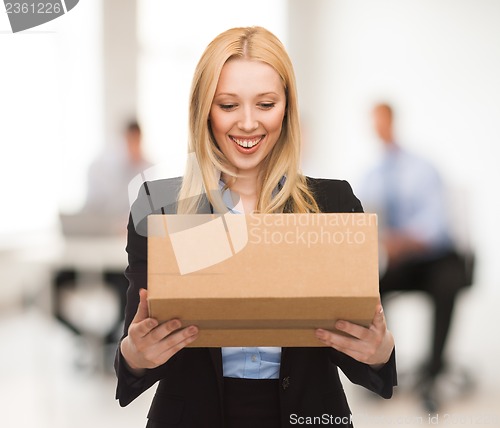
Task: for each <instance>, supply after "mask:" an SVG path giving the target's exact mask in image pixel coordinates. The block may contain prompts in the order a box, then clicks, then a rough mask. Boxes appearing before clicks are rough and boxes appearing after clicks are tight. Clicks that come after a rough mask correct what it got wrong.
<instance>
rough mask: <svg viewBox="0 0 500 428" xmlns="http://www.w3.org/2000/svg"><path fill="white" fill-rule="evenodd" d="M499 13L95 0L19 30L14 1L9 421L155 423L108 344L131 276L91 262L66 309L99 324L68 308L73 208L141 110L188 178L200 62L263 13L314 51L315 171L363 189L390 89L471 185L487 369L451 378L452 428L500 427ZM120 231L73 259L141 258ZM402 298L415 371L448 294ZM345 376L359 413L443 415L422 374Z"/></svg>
mask: <svg viewBox="0 0 500 428" xmlns="http://www.w3.org/2000/svg"><path fill="white" fill-rule="evenodd" d="M499 22H500V3H499V2H498V1H496V0H407V1H398V0H375V1H371V0H307V1H305V0H271V1H269V0H254V1H252V2H248V1H242V0H231V1H230V0H212V1H208V2H207V1H202V0H183V1H168V2H165V1H161V0H127V1H123V0H82V1H81V2H80V3H79V4H78V5H77V6H76V7H75V8H74V9H73V10H71V11H70V12H69V13H68V14H67V15H65V16H63V17H61V18H59V19H57V20H55V21H52V22H50V23H47V24H45V25H43V26H40V27H35V28H33V29H31V30H27V31H25V32H21V33H17V34H12V33H11V31H10V27H9V23H8V18H7V15H6V14H4V13H3V14H0V56H1V61H2V65H1V68H0V124H1V126H0V142H1V148H2V150H1V156H0V177H1V180H0V183H1V184H0V191H1V216H0V218H1V222H0V278H1V285H0V346H1V352H0V409H1V413H0V424H1V425H2V426H6V427H10V426H17V427H39V428H45V427H51V428H59V427H61V428H62V427H64V428H65V427H67V426H70V425H71V426H72V427H80V426H81V427H87V426H94V427H96V428H98V427H101V426H102V427H104V426H121V427H123V428H126V427H137V426H144V425H145V421H146V419H145V418H146V414H147V408H148V406H149V403H150V401H151V398H152V393H153V391H149V392H148V393H146V394H144V396H143V397H141V398H139V399H138V400H137V401H136V402H134V403H132V404H131V405H130V406H129V407H127V408H125V409H120V408H119V406H118V404H117V403H116V402H115V400H114V387H115V381H114V377H113V375H112V374H111V373H110V367H109V358H108V359H107V358H106V350H102V349H100V337H101V336H102V334H104V332H105V331H106V329H108V328H109V326H110V325H112V324H113V322H114V321H115V319H116V317H118V313H119V308H118V303H117V299H116V295H115V294H114V293H113V290H110V289H109V287H105V286H103V285H102V284H101V286H97V285H96V282H99V281H98V280H97V279H96V277H93V276H92V275H87V276H86V279H85V281H82V283H81V284H80V286H79V287H78V288H77V289H76V291H74V293H73V295H71V296H69V297H68V299H67V307H66V308H65V311H66V315H67V316H68V317H70V318H71V317H73V319H74V320H75V322H77V323H80V326H81V328H82V329H83V331H84V332H85V335H84V336H85V337H84V340H83V341H82V340H81V339H78V338H77V337H75V335H74V334H73V333H72V332H71V331H70V330H68V329H67V328H66V327H65V326H63V325H62V324H61V323H60V322H58V321H57V320H56V319H55V318H54V316H53V309H54V308H53V306H54V302H53V301H54V296H53V294H54V288H53V276H54V272H55V271H56V270H57V268H58V267H59V266H60V264H61V260H64V259H65V257H67V256H68V252H70V250H69V249H68V242H67V241H66V239H65V238H64V236H63V234H62V232H61V225H60V220H59V213H60V212H64V213H75V212H78V210H80V209H81V207H82V206H83V203H84V200H85V194H86V191H87V189H86V183H87V181H86V174H87V170H88V168H89V166H90V164H91V162H92V160H93V159H94V158H95V157H96V156H98V154H99V153H100V152H101V151H103V150H104V149H105V148H107V147H109V146H112V145H116V144H119V143H118V141H119V139H120V132H121V130H122V127H123V124H124V123H125V121H126V120H128V119H129V118H130V117H132V116H136V117H137V118H138V120H139V122H140V123H141V125H142V128H143V139H144V149H145V152H146V155H147V157H148V158H149V159H150V160H151V161H153V162H155V163H162V164H165V165H167V172H166V173H167V174H170V175H172V176H174V175H179V174H181V173H182V167H183V165H184V159H185V152H186V128H187V110H188V92H189V86H190V81H191V76H192V73H193V71H194V67H195V65H196V62H197V60H198V58H199V57H200V55H201V53H202V52H203V49H204V48H205V46H206V45H207V43H208V42H209V41H211V40H212V38H213V37H215V36H216V35H217V34H218V33H220V32H221V31H223V30H225V29H227V28H229V27H234V26H240V25H261V26H265V27H267V28H268V29H270V30H271V31H273V32H274V33H275V34H276V35H277V36H278V37H279V38H280V39H281V40H282V41H283V42H284V43H285V45H286V47H287V49H288V51H289V53H290V55H291V57H292V60H293V62H294V65H295V69H296V75H297V80H298V86H299V95H300V99H299V100H300V105H301V114H302V120H303V130H304V139H305V144H304V158H303V170H304V172H305V173H306V174H308V175H311V176H316V177H329V178H344V179H348V180H349V181H350V182H351V183H352V184H353V187H354V191H355V192H356V183H358V182H359V179H360V177H361V176H362V174H363V173H364V171H365V170H366V168H367V167H368V165H369V164H370V162H371V161H372V160H373V158H374V157H375V156H376V155H377V150H378V149H377V147H378V145H377V144H376V142H375V136H374V134H373V131H372V124H371V117H370V110H371V107H372V105H373V103H374V102H376V101H379V100H387V101H389V102H391V103H392V104H393V105H394V106H395V108H396V110H397V112H398V121H397V126H398V129H397V131H398V136H399V140H400V141H401V142H402V144H404V146H405V147H407V148H409V149H411V150H413V151H415V152H417V153H420V154H422V155H423V156H425V157H427V158H428V159H430V160H431V161H432V162H433V163H434V164H435V165H436V166H437V167H438V168H439V170H440V171H441V172H442V173H443V175H444V177H445V178H446V180H447V182H449V183H451V184H452V185H453V187H454V188H458V189H460V191H461V194H462V195H465V201H466V203H464V204H462V206H461V207H460V208H457V213H456V214H457V216H458V217H459V218H460V228H461V230H462V232H464V233H465V235H467V236H468V237H469V241H470V245H471V246H472V248H473V249H474V252H475V254H476V269H475V275H474V283H473V285H472V287H470V288H469V289H466V290H464V291H463V292H462V293H461V295H460V298H459V302H458V307H457V309H456V314H455V319H454V322H453V326H452V332H451V337H450V340H449V343H448V348H447V354H448V356H449V358H450V360H452V362H453V364H454V365H455V366H456V367H458V370H460V371H463V372H466V373H467V374H468V376H470V379H471V380H472V382H471V383H470V384H468V385H467V387H466V388H465V389H466V390H465V391H464V390H463V389H461V388H458V387H457V388H454V385H453V379H451V380H450V384H449V385H448V386H447V388H448V389H446V387H445V388H444V389H445V391H444V394H445V395H446V399H445V400H444V401H443V404H442V407H441V409H440V411H439V412H440V413H439V416H440V417H441V420H440V423H441V424H446V423H447V424H448V425H450V424H454V425H457V424H458V425H476V424H480V423H483V424H487V425H490V426H500V412H499V410H498V402H499V400H500V386H499V383H500V368H499V367H498V364H497V361H498V356H499V355H500V342H499V340H498V333H497V332H496V328H497V326H498V325H500V312H499V311H498V304H499V302H500V287H499V285H500V272H499V270H500V264H499V263H498V262H497V260H496V258H497V253H498V251H497V247H498V243H497V241H498V239H499V235H500V234H499V230H500V229H499V227H498V219H500V200H499V199H498V198H497V196H496V195H497V194H498V189H497V186H498V184H499V183H500V169H499V168H498V154H499V148H498V146H499V144H500V81H499V79H498V76H500V26H499V25H498V23H499ZM105 241H106V240H99V239H97V240H95V241H90V243H89V242H87V244H86V245H88V246H87V247H85V246H83V247H80V249H79V250H77V252H76V256H75V255H73V257H74V258H75V257H76V258H77V259H78V260H79V262H80V263H81V268H82V269H83V270H85V269H87V270H89V269H90V270H91V269H92V268H93V267H96V266H97V267H102V266H105V265H106V264H107V263H109V264H112V265H113V266H118V267H121V266H123V268H125V266H126V254H125V251H124V246H125V237H124V234H123V235H120V236H118V237H116V239H115V240H114V241H113V242H112V243H111V244H110V243H109V242H105ZM92 242H93V243H92ZM97 246H100V248H97ZM82 248H83V250H82ZM78 251H79V252H78ZM85 284H90V285H89V288H88V290H90V291H88V290H87V289H86V288H85V286H84V285H85ZM386 309H387V313H388V318H389V321H390V323H391V325H390V328H391V329H392V330H393V332H394V334H395V336H396V341H397V346H398V363H399V365H400V367H401V368H402V370H403V372H411V371H412V369H413V368H415V367H417V366H418V364H419V363H420V361H421V360H422V358H423V355H424V354H425V353H426V352H427V347H428V346H429V345H428V335H429V331H430V328H431V322H430V320H429V318H430V314H431V310H430V308H429V305H428V302H427V301H426V299H425V296H421V295H419V294H418V293H417V294H412V293H409V294H408V295H404V296H401V297H398V299H395V300H394V301H391V302H389V305H388V307H387V308H386ZM101 351H102V355H101ZM108 351H109V350H108ZM100 356H103V359H102V361H99V362H97V360H98V359H99V358H100ZM345 384H346V390H347V392H348V395H349V399H350V402H351V405H352V409H353V412H354V414H355V415H356V414H358V415H361V416H363V418H360V419H359V421H358V423H357V424H356V426H357V427H369V426H372V425H373V424H375V422H374V421H375V419H373V418H376V417H377V416H379V417H386V418H399V419H398V421H399V423H398V424H399V425H406V426H417V425H419V426H420V425H422V424H424V425H425V424H426V423H427V422H428V414H427V412H426V410H425V409H424V408H422V406H421V403H420V402H419V400H418V399H417V397H416V396H415V395H414V394H412V391H411V389H408V388H405V387H404V386H405V385H404V382H403V384H402V386H401V388H400V390H399V391H398V393H397V394H396V396H395V397H394V399H392V400H391V401H387V402H382V401H379V400H374V399H373V398H372V397H370V396H369V395H367V394H365V393H364V392H363V391H361V390H360V389H358V388H357V387H354V386H351V385H349V384H348V382H347V381H346V382H345ZM452 416H453V417H454V418H455V419H451V418H452ZM420 417H422V418H423V419H419V418H420ZM388 421H389V422H388ZM395 421H396V419H393V420H392V422H390V420H386V422H387V423H386V424H389V423H392V424H393V425H396V422H395ZM434 421H435V420H434ZM378 424H379V425H380V420H379V422H378ZM382 425H383V424H382Z"/></svg>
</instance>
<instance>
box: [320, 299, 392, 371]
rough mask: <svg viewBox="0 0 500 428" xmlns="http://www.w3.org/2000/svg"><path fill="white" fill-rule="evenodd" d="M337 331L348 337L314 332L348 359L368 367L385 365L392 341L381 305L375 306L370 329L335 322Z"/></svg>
mask: <svg viewBox="0 0 500 428" xmlns="http://www.w3.org/2000/svg"><path fill="white" fill-rule="evenodd" d="M335 328H337V330H339V331H341V332H343V333H347V335H348V336H346V335H343V334H339V333H334V332H331V331H328V330H323V329H318V330H316V332H315V333H316V337H317V338H318V339H319V340H320V341H321V342H322V343H324V344H325V345H327V346H331V347H332V348H335V349H337V350H338V351H340V352H343V353H345V354H347V355H349V356H350V357H352V358H354V359H356V360H358V361H360V362H363V363H366V364H370V365H380V364H384V363H386V362H387V361H388V360H389V358H390V355H391V352H392V349H393V348H394V339H393V337H392V334H391V333H390V332H389V330H387V325H386V322H385V316H384V311H383V308H382V305H381V304H380V302H379V304H378V305H377V308H376V310H375V314H374V317H373V319H372V323H371V325H370V327H368V328H366V327H363V326H359V325H356V324H353V323H350V322H348V321H337V322H336V323H335Z"/></svg>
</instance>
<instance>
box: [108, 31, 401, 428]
mask: <svg viewBox="0 0 500 428" xmlns="http://www.w3.org/2000/svg"><path fill="white" fill-rule="evenodd" d="M189 129H190V135H189V151H190V153H192V156H193V158H194V159H195V160H196V162H195V163H194V164H193V163H190V164H189V165H188V168H187V170H186V173H185V175H184V177H183V178H182V179H171V180H159V181H155V182H149V183H145V184H144V186H143V187H142V189H141V191H140V193H139V197H138V199H137V201H136V202H135V204H134V206H133V207H132V215H131V221H130V223H129V228H128V230H129V234H128V245H127V252H128V255H129V266H128V268H127V270H126V276H127V278H128V280H129V283H130V286H129V290H128V305H127V310H126V318H125V335H124V337H123V339H122V341H121V343H120V347H119V349H118V352H117V358H116V363H115V368H116V372H117V376H118V386H117V398H118V399H119V400H120V404H121V405H122V406H125V405H127V404H129V403H130V402H131V401H132V400H134V399H135V398H136V397H137V396H139V395H140V394H141V393H142V392H143V391H145V390H146V389H148V388H149V387H151V386H152V385H153V384H155V383H156V382H158V381H159V382H160V383H159V386H158V389H157V392H156V395H155V399H154V400H153V404H152V406H151V410H150V412H149V414H148V418H149V422H148V425H147V426H148V427H181V426H182V427H193V428H195V427H196V428H199V427H209V428H218V427H221V428H222V427H238V428H242V427H247V426H248V427H259V428H267V427H269V428H271V427H272V428H276V427H286V426H291V425H296V424H300V423H305V422H306V421H307V419H306V418H323V419H321V421H322V423H325V421H326V422H328V423H330V424H331V425H335V426H346V427H347V426H352V420H351V418H350V410H349V407H348V404H347V401H346V397H345V395H344V392H343V388H342V385H341V384H340V380H339V376H338V368H340V369H341V370H342V371H343V372H344V373H345V374H346V375H347V377H348V378H349V379H350V380H351V381H352V382H354V383H357V384H360V385H363V386H365V387H366V388H368V389H370V390H372V391H374V392H376V393H378V394H379V395H381V396H383V397H385V398H389V397H390V396H391V395H392V389H393V386H394V385H395V384H396V369H395V356H394V340H393V337H392V334H391V333H390V332H389V330H388V329H387V327H386V323H385V319H384V314H383V311H382V307H381V306H380V305H379V306H378V308H377V310H376V312H375V314H374V318H373V321H372V324H371V326H370V327H369V328H365V327H360V326H357V325H354V324H351V323H349V322H346V321H339V322H337V324H336V328H338V329H339V330H341V331H344V332H346V333H349V334H350V335H351V337H347V336H346V335H339V334H336V333H333V332H330V331H324V330H317V331H316V332H315V334H316V337H317V339H318V348H269V347H260V348H259V347H257V348H222V349H220V348H186V346H187V345H189V344H191V343H193V342H194V341H196V338H197V334H198V328H197V327H196V326H193V325H183V324H182V320H178V319H174V320H170V321H168V322H165V323H161V324H160V323H158V322H157V321H156V320H155V319H152V318H150V317H149V315H148V309H147V300H146V299H147V291H146V288H147V279H146V275H147V268H146V260H147V251H146V239H147V238H146V237H145V235H146V233H145V230H144V221H143V220H144V219H145V217H146V216H147V215H148V214H150V213H152V212H157V213H176V212H177V213H207V212H208V213H209V212H226V211H227V210H230V211H231V212H234V213H244V212H245V213H248V212H254V211H258V212H261V213H281V212H293V213H305V212H310V213H315V212H361V211H362V207H361V203H360V202H359V200H358V199H357V198H356V197H355V196H354V194H353V193H352V190H351V187H350V186H349V184H348V183H347V182H345V181H338V180H321V179H312V178H307V177H304V176H303V175H302V174H300V172H299V158H300V145H301V139H300V129H299V118H298V105H297V94H296V88H295V78H294V73H293V68H292V64H291V62H290V59H289V57H288V55H287V53H286V51H285V49H284V47H283V45H282V44H281V42H280V41H279V40H278V39H277V38H276V37H275V36H274V35H273V34H272V33H270V32H269V31H267V30H265V29H263V28H260V27H250V28H234V29H231V30H228V31H226V32H224V33H222V34H220V35H219V36H218V37H216V38H215V39H214V40H213V41H212V42H211V43H210V45H209V46H208V47H207V49H206V51H205V52H204V54H203V56H202V57H201V59H200V61H199V63H198V66H197V68H196V71H195V75H194V79H193V85H192V90H191V104H190V120H189ZM172 194H175V197H173V196H172ZM174 199H175V201H174ZM324 345H327V346H324ZM309 420H313V419H309ZM315 420H316V421H318V420H319V419H315Z"/></svg>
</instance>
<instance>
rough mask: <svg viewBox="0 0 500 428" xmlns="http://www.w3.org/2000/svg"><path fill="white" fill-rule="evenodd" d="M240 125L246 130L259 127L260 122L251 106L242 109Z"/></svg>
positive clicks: (253, 129) (249, 130)
mask: <svg viewBox="0 0 500 428" xmlns="http://www.w3.org/2000/svg"><path fill="white" fill-rule="evenodd" d="M238 127H239V128H240V129H241V130H242V131H245V132H251V131H255V130H256V129H257V128H258V127H259V123H258V121H257V119H256V118H255V115H254V112H253V111H252V109H251V108H245V109H243V110H242V116H241V117H240V120H239V122H238Z"/></svg>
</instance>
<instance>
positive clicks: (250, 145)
mask: <svg viewBox="0 0 500 428" xmlns="http://www.w3.org/2000/svg"><path fill="white" fill-rule="evenodd" d="M264 137H265V135H259V136H258V137H250V138H246V137H233V136H231V135H230V136H229V138H230V139H231V140H232V141H233V142H234V143H236V147H237V148H238V149H239V150H240V151H242V152H244V153H249V152H250V151H252V152H254V151H255V150H257V145H258V144H259V143H260V142H261V141H262V140H263V138H264ZM252 149H254V150H252Z"/></svg>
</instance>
